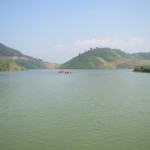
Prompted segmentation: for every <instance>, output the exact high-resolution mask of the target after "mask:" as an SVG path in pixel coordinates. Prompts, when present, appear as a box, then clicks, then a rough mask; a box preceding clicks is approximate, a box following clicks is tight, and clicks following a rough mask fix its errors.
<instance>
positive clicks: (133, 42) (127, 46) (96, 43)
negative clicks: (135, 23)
mask: <svg viewBox="0 0 150 150" xmlns="http://www.w3.org/2000/svg"><path fill="white" fill-rule="evenodd" d="M144 43H145V38H144V37H134V38H129V39H95V38H93V39H89V40H77V41H76V43H75V45H76V47H77V48H80V49H89V48H90V47H91V48H94V47H110V48H118V49H122V50H126V51H130V50H133V51H138V50H139V48H138V47H141V45H144Z"/></svg>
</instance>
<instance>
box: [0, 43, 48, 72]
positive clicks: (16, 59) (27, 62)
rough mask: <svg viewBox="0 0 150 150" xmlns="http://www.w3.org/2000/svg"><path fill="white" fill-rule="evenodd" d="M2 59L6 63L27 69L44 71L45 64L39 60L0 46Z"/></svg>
mask: <svg viewBox="0 0 150 150" xmlns="http://www.w3.org/2000/svg"><path fill="white" fill-rule="evenodd" d="M0 59H1V60H3V61H6V62H13V63H14V64H17V65H18V66H22V67H24V68H26V69H44V68H46V66H45V63H44V62H43V61H42V60H40V59H37V58H33V57H30V56H27V55H24V54H22V53H21V52H20V51H18V50H15V49H13V48H10V47H7V46H5V45H3V44H0Z"/></svg>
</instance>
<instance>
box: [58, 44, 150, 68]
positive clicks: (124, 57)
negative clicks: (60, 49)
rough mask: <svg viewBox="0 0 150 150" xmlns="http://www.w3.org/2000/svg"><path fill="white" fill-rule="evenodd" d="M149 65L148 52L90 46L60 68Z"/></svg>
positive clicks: (149, 57)
mask: <svg viewBox="0 0 150 150" xmlns="http://www.w3.org/2000/svg"><path fill="white" fill-rule="evenodd" d="M148 65H150V52H148V53H135V54H128V53H125V52H123V51H121V50H118V49H111V48H98V47H96V48H94V49H92V48H90V50H88V51H86V52H84V53H82V54H79V55H78V56H76V57H74V58H72V59H71V60H69V61H67V62H66V63H64V64H62V65H61V66H60V67H59V68H60V69H100V68H101V69H102V68H134V67H136V66H148Z"/></svg>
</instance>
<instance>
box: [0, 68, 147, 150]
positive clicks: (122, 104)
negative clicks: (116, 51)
mask: <svg viewBox="0 0 150 150" xmlns="http://www.w3.org/2000/svg"><path fill="white" fill-rule="evenodd" d="M149 85H150V75H149V74H145V73H134V72H133V71H132V70H119V69H117V70H73V73H72V74H69V75H67V74H59V73H57V71H56V70H28V71H23V72H15V73H9V72H0V149H1V150H148V149H150V87H149Z"/></svg>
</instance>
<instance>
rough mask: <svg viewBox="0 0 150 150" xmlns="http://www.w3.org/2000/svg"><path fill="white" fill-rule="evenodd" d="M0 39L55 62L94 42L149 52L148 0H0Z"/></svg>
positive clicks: (73, 54)
mask: <svg viewBox="0 0 150 150" xmlns="http://www.w3.org/2000/svg"><path fill="white" fill-rule="evenodd" d="M0 43H3V44H5V45H7V46H9V47H12V48H15V49H18V50H20V51H21V52H23V53H24V54H27V55H30V56H33V57H37V58H41V59H43V60H46V61H50V62H57V63H63V62H65V61H67V60H68V59H70V58H72V57H74V56H76V55H78V53H79V52H81V53H82V52H84V50H85V49H87V50H88V48H90V47H96V46H97V47H99V46H102V47H111V48H119V49H122V50H123V51H126V52H130V53H133V52H139V51H150V0H0Z"/></svg>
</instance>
